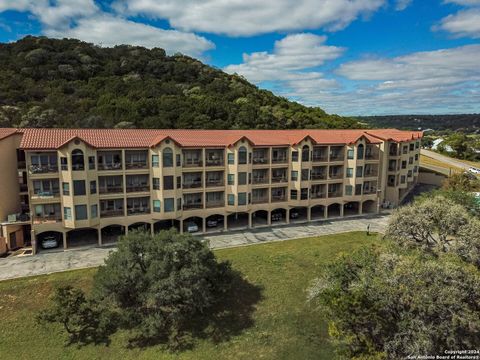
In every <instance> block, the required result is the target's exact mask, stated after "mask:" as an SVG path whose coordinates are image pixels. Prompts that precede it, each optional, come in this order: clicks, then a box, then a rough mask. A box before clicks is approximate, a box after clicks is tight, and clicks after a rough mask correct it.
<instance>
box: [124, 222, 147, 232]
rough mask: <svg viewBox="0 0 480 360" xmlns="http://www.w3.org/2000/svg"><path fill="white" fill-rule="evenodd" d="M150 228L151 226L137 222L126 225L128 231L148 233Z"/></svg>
mask: <svg viewBox="0 0 480 360" xmlns="http://www.w3.org/2000/svg"><path fill="white" fill-rule="evenodd" d="M150 226H151V225H150V224H149V223H146V222H137V223H134V224H131V225H128V231H133V230H139V231H145V232H150Z"/></svg>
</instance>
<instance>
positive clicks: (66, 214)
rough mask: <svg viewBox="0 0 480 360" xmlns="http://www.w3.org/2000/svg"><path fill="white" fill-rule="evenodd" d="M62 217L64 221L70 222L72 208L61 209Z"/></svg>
mask: <svg viewBox="0 0 480 360" xmlns="http://www.w3.org/2000/svg"><path fill="white" fill-rule="evenodd" d="M63 217H64V219H65V220H72V208H70V207H64V208H63Z"/></svg>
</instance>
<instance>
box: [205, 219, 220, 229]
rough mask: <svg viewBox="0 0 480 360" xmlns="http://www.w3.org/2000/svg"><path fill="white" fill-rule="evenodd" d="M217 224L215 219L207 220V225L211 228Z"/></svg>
mask: <svg viewBox="0 0 480 360" xmlns="http://www.w3.org/2000/svg"><path fill="white" fill-rule="evenodd" d="M217 226H218V221H217V219H210V220H207V227H209V228H212V227H217Z"/></svg>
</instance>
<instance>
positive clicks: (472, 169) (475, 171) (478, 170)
mask: <svg viewBox="0 0 480 360" xmlns="http://www.w3.org/2000/svg"><path fill="white" fill-rule="evenodd" d="M468 171H470V172H471V173H472V174H480V169H478V168H474V167H471V168H469V169H468Z"/></svg>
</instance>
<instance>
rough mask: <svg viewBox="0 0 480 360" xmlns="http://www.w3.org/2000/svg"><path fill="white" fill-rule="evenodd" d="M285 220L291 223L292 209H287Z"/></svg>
mask: <svg viewBox="0 0 480 360" xmlns="http://www.w3.org/2000/svg"><path fill="white" fill-rule="evenodd" d="M285 222H286V223H287V224H290V209H285Z"/></svg>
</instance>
